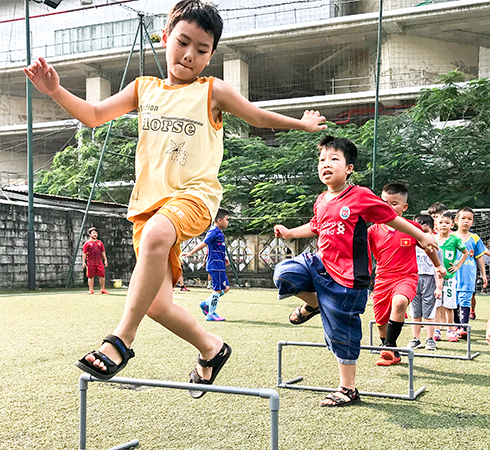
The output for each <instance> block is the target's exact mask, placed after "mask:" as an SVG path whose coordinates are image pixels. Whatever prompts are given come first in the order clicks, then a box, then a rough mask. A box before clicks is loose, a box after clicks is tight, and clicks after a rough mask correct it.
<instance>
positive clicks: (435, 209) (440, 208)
mask: <svg viewBox="0 0 490 450" xmlns="http://www.w3.org/2000/svg"><path fill="white" fill-rule="evenodd" d="M444 211H447V207H446V205H445V204H444V203H441V202H435V203H433V204H432V205H430V208H429V209H428V210H427V213H428V214H430V215H431V216H432V215H433V214H441V213H443V212H444Z"/></svg>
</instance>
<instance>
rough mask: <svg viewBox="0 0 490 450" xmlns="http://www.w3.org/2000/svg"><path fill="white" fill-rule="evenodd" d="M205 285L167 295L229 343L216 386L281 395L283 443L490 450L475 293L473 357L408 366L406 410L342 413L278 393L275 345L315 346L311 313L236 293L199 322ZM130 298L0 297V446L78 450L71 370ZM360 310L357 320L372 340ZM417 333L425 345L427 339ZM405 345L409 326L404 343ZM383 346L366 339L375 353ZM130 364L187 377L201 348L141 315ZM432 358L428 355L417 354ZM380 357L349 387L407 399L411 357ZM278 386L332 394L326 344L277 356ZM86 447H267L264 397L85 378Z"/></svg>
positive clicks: (364, 359) (314, 396)
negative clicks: (297, 381) (294, 381)
mask: <svg viewBox="0 0 490 450" xmlns="http://www.w3.org/2000/svg"><path fill="white" fill-rule="evenodd" d="M208 295H209V291H207V290H205V289H192V290H191V292H180V291H176V292H175V301H176V302H177V303H178V304H180V305H182V306H183V307H184V308H186V309H187V310H189V311H190V312H191V313H192V314H194V315H195V317H197V319H198V321H199V322H200V323H201V324H202V325H203V326H204V327H205V328H206V329H207V330H209V331H211V332H213V333H216V334H218V335H220V336H221V337H223V339H224V340H225V341H226V342H228V343H229V344H230V345H231V346H232V348H233V354H232V357H231V358H230V360H229V362H228V363H227V364H226V366H225V367H224V369H223V370H222V372H221V373H220V375H219V377H218V379H217V381H216V383H215V384H221V385H228V386H241V387H249V388H272V389H276V390H277V391H278V392H279V395H280V410H279V448H280V449H283V450H292V449H295V450H296V449H299V450H303V449H329V448H332V449H334V448H335V449H342V450H358V449H366V450H367V449H373V450H384V449H396V450H404V449H407V450H408V449H410V450H412V449H427V448H430V449H432V448H440V449H443V448H453V449H454V448H458V447H459V448H470V449H471V450H475V449H488V448H490V433H489V428H490V406H489V404H490V401H489V398H490V395H489V385H490V377H489V373H490V347H489V346H488V344H487V343H486V341H485V323H486V319H487V318H488V317H489V316H490V298H488V297H479V298H478V306H477V316H478V317H477V320H476V321H471V326H472V329H473V332H472V333H473V338H472V352H477V351H479V352H481V355H480V356H479V357H477V358H475V359H474V360H471V361H467V360H450V359H435V358H422V357H419V358H415V368H414V376H415V383H414V384H415V386H414V387H415V389H418V388H420V387H421V386H426V391H425V392H424V393H423V394H422V395H421V396H419V397H418V398H417V399H416V400H414V401H407V400H396V399H388V398H379V397H371V396H364V397H363V398H362V402H361V403H360V404H359V405H355V406H351V407H348V408H320V407H319V405H318V404H319V401H320V400H321V399H322V398H323V396H324V395H325V394H322V393H320V392H312V391H304V390H289V389H280V388H277V387H276V383H277V342H278V341H280V340H289V341H302V342H322V341H323V333H322V328H321V323H320V317H319V316H317V317H315V318H314V319H312V320H311V321H309V322H307V323H306V324H303V325H300V326H292V325H290V324H289V322H288V316H289V314H290V312H291V311H292V310H293V309H294V307H295V306H296V305H297V304H299V302H298V301H296V300H295V299H288V300H286V301H278V300H277V298H276V292H275V291H273V290H255V289H249V290H240V289H233V290H231V291H230V292H229V293H228V294H227V295H226V296H224V297H222V299H221V300H220V303H219V306H218V312H219V314H220V315H222V316H223V317H225V318H226V319H227V320H226V322H206V321H205V317H204V316H203V315H202V313H201V311H200V309H199V307H198V303H199V302H200V301H202V300H203V299H205V298H206V297H207V296H208ZM124 300H125V291H124V290H116V289H113V290H111V293H110V295H106V296H103V295H98V294H96V295H92V296H88V295H86V294H85V291H83V292H81V291H69V292H65V291H58V292H51V293H49V292H47V293H29V294H8V295H7V294H6V295H1V296H0V326H1V328H0V329H1V336H2V339H1V344H0V345H1V349H0V355H1V356H0V449H2V450H3V449H5V450H6V449H8V450H17V449H30V450H31V449H32V450H37V449H50V450H52V449H77V448H79V447H78V439H79V434H78V426H79V418H78V412H79V391H78V377H79V375H80V374H81V372H80V370H79V369H77V368H76V367H75V365H74V362H75V361H76V360H77V359H79V358H80V357H82V356H83V355H84V354H85V353H87V352H88V351H90V350H93V349H97V348H98V346H99V344H100V341H101V339H102V338H103V337H104V336H105V335H106V334H109V333H110V332H112V330H113V328H114V327H115V325H116V324H117V322H118V321H119V319H120V317H121V313H122V309H123V306H124ZM372 317H373V314H372V305H371V304H369V305H368V307H367V311H366V313H365V314H364V316H363V323H364V331H365V334H364V338H363V344H365V345H368V344H369V341H368V322H369V320H371V319H372ZM422 337H423V338H424V339H425V334H424V331H422ZM410 339H411V333H410V328H409V327H408V326H405V328H404V330H403V332H402V335H401V337H400V340H399V345H400V346H403V345H406V344H407V343H408V341H409V340H410ZM378 342H379V341H378V339H375V344H377V343H378ZM438 347H439V350H437V353H439V354H452V355H461V356H465V355H466V343H465V342H459V343H449V342H447V340H444V341H443V342H441V343H438ZM133 348H134V351H135V353H136V358H134V359H132V360H131V361H130V362H129V364H128V366H127V368H126V369H125V370H124V371H123V372H122V373H121V376H124V377H136V378H146V379H159V380H170V381H183V382H187V381H188V374H189V372H190V370H191V369H192V368H193V367H194V365H195V361H196V356H197V351H196V350H195V349H194V348H193V347H191V346H190V345H189V344H187V343H185V342H183V341H181V340H180V339H179V338H177V337H175V336H174V335H172V334H171V333H169V332H168V331H166V330H165V329H163V328H162V327H161V326H160V325H158V324H156V323H154V322H152V321H151V320H150V319H148V318H145V320H144V321H143V322H142V324H141V327H140V329H139V332H138V335H137V339H136V341H135V342H134V344H133ZM418 352H421V353H427V351H425V350H423V349H422V350H418ZM377 358H378V356H377V355H376V354H371V353H369V352H368V351H362V352H361V357H360V360H359V364H358V377H357V386H358V388H359V390H361V391H376V392H391V393H397V394H407V389H408V368H407V360H406V358H403V361H402V364H400V365H399V366H392V367H377V366H376V365H375V361H376V359H377ZM283 359H284V364H283V379H284V380H287V379H290V378H293V377H296V376H299V375H302V376H304V377H305V380H304V384H307V385H313V386H325V387H336V386H337V383H338V374H337V365H336V362H335V359H334V357H333V355H332V354H331V353H329V352H328V351H326V350H325V349H324V348H306V347H290V346H288V347H284V349H283ZM87 414H88V417H87V449H88V450H92V449H94V450H95V449H98V450H102V449H109V448H112V447H114V446H116V445H118V444H121V443H124V442H127V441H129V440H131V439H135V438H136V439H138V440H139V441H140V448H141V449H186V450H190V449H192V450H198V449H199V450H201V449H202V450H204V449H206V450H208V449H210V448H212V449H234V450H236V449H238V450H240V449H247V450H248V449H267V448H270V414H269V403H268V400H267V399H260V398H255V397H244V396H236V395H226V394H217V393H209V394H207V395H206V396H205V397H203V398H202V399H200V400H193V399H192V398H191V397H190V396H189V395H188V393H187V392H186V391H181V390H174V389H162V388H145V387H140V388H138V389H134V388H132V387H131V386H121V385H117V384H107V383H89V389H88V410H87Z"/></svg>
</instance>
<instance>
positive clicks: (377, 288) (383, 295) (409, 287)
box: [372, 274, 419, 326]
mask: <svg viewBox="0 0 490 450" xmlns="http://www.w3.org/2000/svg"><path fill="white" fill-rule="evenodd" d="M418 280H419V276H418V274H411V275H405V276H404V277H403V278H400V279H398V280H394V279H381V280H376V281H375V283H374V291H373V296H372V297H373V309H374V318H375V319H376V324H377V325H378V326H380V325H384V324H386V323H388V320H389V319H390V314H391V301H392V299H393V297H394V296H395V295H404V296H405V297H407V298H408V301H409V302H411V301H412V300H413V299H414V298H415V295H416V294H417V283H418Z"/></svg>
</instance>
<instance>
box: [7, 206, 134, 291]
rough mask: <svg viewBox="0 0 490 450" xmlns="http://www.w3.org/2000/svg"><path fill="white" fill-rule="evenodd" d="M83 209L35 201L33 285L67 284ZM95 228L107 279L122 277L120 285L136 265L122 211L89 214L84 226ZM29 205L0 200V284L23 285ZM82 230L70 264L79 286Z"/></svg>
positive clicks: (76, 283) (125, 281)
mask: <svg viewBox="0 0 490 450" xmlns="http://www.w3.org/2000/svg"><path fill="white" fill-rule="evenodd" d="M82 220H83V211H78V210H73V209H68V208H56V207H52V206H36V207H35V208H34V234H35V255H36V287H38V288H55V287H65V286H66V282H67V276H68V272H69V268H70V264H71V258H72V255H73V253H74V251H75V247H76V244H77V241H78V234H79V230H80V227H81V225H82ZM91 226H95V227H97V229H98V230H99V237H100V240H101V241H102V242H103V243H104V246H105V247H106V253H107V259H108V261H109V266H108V267H107V269H106V279H107V280H112V279H114V278H121V279H122V280H123V283H124V284H127V283H129V278H130V276H131V272H132V270H133V267H134V263H135V257H134V252H133V248H132V239H131V224H130V223H129V222H128V221H127V220H126V219H125V218H124V217H121V216H120V215H117V214H111V213H100V212H99V213H97V212H94V213H91V214H89V216H88V217H87V221H86V225H85V229H88V228H89V227H91ZM27 228H28V224H27V207H26V206H24V205H20V204H15V203H14V204H12V203H7V202H1V203H0V289H1V290H6V289H11V288H16V289H18V288H26V287H27ZM87 237H88V236H87V235H86V234H84V236H83V238H82V242H81V244H80V248H79V250H78V256H77V260H76V265H75V269H74V282H75V285H77V286H80V285H83V284H84V282H85V280H84V273H83V271H82V267H81V261H82V245H83V242H84V241H85V240H86V238H87Z"/></svg>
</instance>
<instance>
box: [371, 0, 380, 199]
mask: <svg viewBox="0 0 490 450" xmlns="http://www.w3.org/2000/svg"><path fill="white" fill-rule="evenodd" d="M382 23H383V0H379V20H378V51H377V68H376V96H375V98H374V136H373V140H374V142H373V163H372V164H373V168H372V179H371V189H372V190H373V191H375V189H376V152H377V150H378V108H379V78H380V74H381V29H382Z"/></svg>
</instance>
